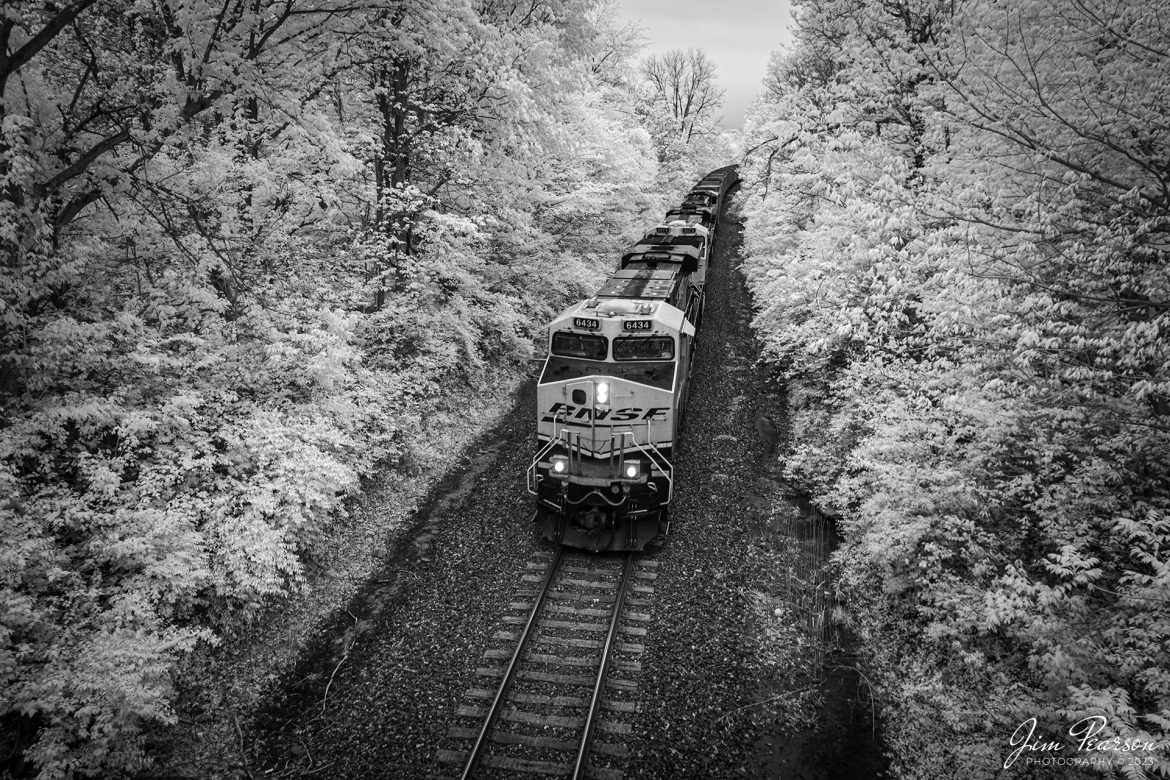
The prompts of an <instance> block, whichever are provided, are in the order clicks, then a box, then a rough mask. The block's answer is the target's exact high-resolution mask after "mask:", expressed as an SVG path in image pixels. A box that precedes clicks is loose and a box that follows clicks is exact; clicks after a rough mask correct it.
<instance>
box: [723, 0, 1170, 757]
mask: <svg viewBox="0 0 1170 780" xmlns="http://www.w3.org/2000/svg"><path fill="white" fill-rule="evenodd" d="M1168 20H1170V6H1168V5H1167V4H1166V3H1165V2H1150V3H1123V4H1115V3H1105V2H1097V1H1096V0H1075V2H1058V1H1057V0H1026V1H1025V2H1021V3H1011V4H1004V3H998V2H993V1H991V0H986V1H985V0H971V1H970V2H961V3H953V2H934V1H933V0H898V1H897V2H887V3H864V2H857V1H856V0H809V1H808V2H802V3H800V4H799V11H798V17H797V28H798V32H797V39H798V40H797V45H796V46H795V47H794V49H793V50H792V51H790V52H787V53H783V54H777V55H776V56H775V57H774V59H773V61H772V63H771V66H770V68H769V73H768V76H767V79H766V81H765V87H766V94H765V95H764V96H763V97H762V98H761V99H760V100H759V102H758V103H757V104H756V105H755V106H754V108H753V111H752V112H751V115H750V117H749V121H748V124H747V128H746V134H747V137H746V138H745V147H747V148H748V149H749V150H750V153H749V157H748V161H747V163H746V165H745V168H744V171H743V177H744V180H745V182H747V183H748V185H749V186H750V188H751V192H750V195H749V198H748V204H747V206H746V213H747V215H748V229H747V234H746V239H745V240H746V245H747V250H748V253H749V255H750V257H749V259H748V260H747V265H746V267H747V268H748V269H749V270H750V271H751V273H750V278H751V279H752V280H753V285H754V293H755V296H756V299H757V302H758V303H759V305H760V309H759V311H758V313H757V318H756V325H757V327H758V328H759V329H760V331H761V334H762V336H763V338H764V340H765V344H766V350H767V358H768V360H769V361H771V362H772V363H773V365H775V366H776V367H778V368H779V369H780V370H782V371H783V372H784V373H785V374H786V375H787V377H788V379H789V403H790V407H791V408H790V411H791V415H792V425H793V442H792V449H791V452H790V453H788V455H787V458H786V462H785V468H786V470H787V474H788V476H789V478H790V479H791V480H792V481H793V483H794V484H796V485H798V486H799V487H800V489H802V490H803V491H805V492H807V493H809V494H810V495H812V496H813V497H814V498H815V500H816V501H817V502H818V503H819V504H820V505H822V506H824V507H825V508H826V509H827V510H829V511H831V512H832V513H833V514H835V515H836V516H837V518H838V522H839V525H840V527H841V529H842V533H843V535H844V539H845V541H844V544H843V546H842V548H841V550H840V551H839V552H838V553H837V558H836V559H837V563H838V565H839V566H840V569H841V582H842V587H843V591H844V595H845V597H846V600H847V601H848V602H849V605H850V606H849V615H850V621H851V625H852V627H853V628H854V629H855V630H856V631H857V632H858V634H859V635H860V638H861V641H862V642H863V643H864V645H865V647H866V648H867V653H868V654H869V656H870V661H869V667H870V668H869V670H868V673H869V675H870V677H871V679H872V680H873V682H874V684H875V687H876V691H877V694H878V699H879V701H881V702H882V703H883V705H884V714H885V725H886V730H887V740H888V743H889V747H890V749H891V751H892V752H893V755H894V759H895V764H894V768H895V771H896V772H897V773H898V775H899V776H901V777H908V778H933V777H940V776H953V775H954V773H955V771H961V772H962V774H963V776H965V777H993V776H994V777H1000V776H1031V775H1028V774H1027V773H1028V772H1032V771H1035V768H1034V767H1032V768H1029V767H1028V766H1027V765H1026V763H1027V762H1024V761H1019V762H1016V763H1015V764H1014V765H1013V766H1011V767H1005V765H1004V763H1005V756H1006V755H1007V753H1008V749H1009V744H1008V740H1009V738H1010V737H1011V735H1012V734H1013V732H1014V731H1015V729H1016V728H1017V727H1019V726H1020V724H1021V723H1023V722H1024V721H1025V720H1026V719H1028V718H1036V719H1037V723H1038V725H1037V738H1038V739H1043V740H1053V739H1054V740H1057V741H1059V740H1061V739H1062V738H1064V739H1065V740H1066V741H1067V739H1068V734H1069V727H1070V725H1071V724H1074V723H1076V722H1078V721H1082V720H1083V719H1085V718H1100V719H1101V720H1102V721H1103V722H1104V723H1105V727H1104V729H1103V731H1102V732H1101V733H1100V734H1099V735H1098V737H1099V738H1100V739H1101V740H1103V741H1104V740H1110V739H1112V738H1117V739H1118V743H1117V744H1124V740H1130V741H1133V740H1141V741H1143V742H1149V743H1151V744H1156V745H1159V746H1160V747H1159V748H1158V749H1157V750H1155V751H1153V752H1152V753H1142V758H1149V759H1150V760H1149V761H1147V762H1145V763H1135V762H1131V761H1130V760H1129V757H1128V756H1127V755H1126V753H1125V752H1124V751H1122V750H1117V751H1113V752H1108V751H1107V752H1106V753H1105V754H1102V755H1103V756H1104V757H1105V758H1107V759H1108V760H1107V761H1102V762H1101V763H1100V764H1098V765H1095V766H1088V765H1086V766H1083V767H1081V768H1080V769H1077V768H1075V767H1073V766H1071V765H1070V766H1067V767H1061V772H1062V775H1061V776H1069V777H1071V776H1076V773H1077V772H1083V773H1084V774H1085V775H1086V776H1099V775H1100V774H1110V773H1114V774H1115V775H1124V776H1127V777H1167V776H1170V755H1168V750H1167V746H1168V745H1170V741H1168V740H1170V338H1168V336H1170V164H1168V161H1170V106H1168V105H1167V102H1166V100H1165V98H1164V96H1165V95H1166V94H1167V89H1168V87H1170V26H1168V25H1170V21H1168ZM1072 749H1073V748H1072V747H1069V749H1068V751H1066V752H1069V751H1072ZM956 767H962V769H961V770H956ZM1005 769H1006V771H1005ZM1065 770H1067V772H1065Z"/></svg>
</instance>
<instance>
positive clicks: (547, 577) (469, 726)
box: [438, 548, 658, 780]
mask: <svg viewBox="0 0 1170 780" xmlns="http://www.w3.org/2000/svg"><path fill="white" fill-rule="evenodd" d="M657 565H658V564H657V561H653V560H646V559H643V558H641V557H634V556H632V555H623V556H620V557H615V556H606V555H592V554H588V553H582V552H577V551H572V550H568V549H565V548H562V549H561V550H559V551H557V552H555V553H547V552H542V553H541V554H539V556H538V557H537V558H535V559H534V560H532V561H530V562H529V563H528V572H527V573H526V574H525V575H524V578H523V579H524V583H523V585H522V587H521V589H520V590H519V591H517V593H516V601H514V602H512V604H511V609H510V612H509V614H507V615H505V616H504V618H503V627H502V628H501V630H499V631H497V632H496V634H495V635H494V636H493V638H492V644H493V646H492V647H490V648H489V649H488V650H487V652H485V653H484V665H483V666H482V667H480V668H479V669H477V670H476V675H477V679H478V682H477V684H476V686H475V687H473V688H471V689H470V690H468V691H467V693H466V695H465V697H464V703H463V705H462V706H461V707H460V708H459V710H458V712H457V713H456V723H455V725H453V726H452V727H451V728H450V730H449V731H448V734H447V739H446V740H445V742H444V746H443V747H442V748H441V749H440V750H439V754H438V760H439V761H440V762H441V763H442V764H444V765H445V767H444V772H443V774H442V776H443V777H459V778H470V777H476V778H488V777H509V778H515V777H517V776H518V775H525V774H531V775H542V776H546V777H547V776H552V777H571V778H586V777H588V778H595V779H596V780H619V779H620V778H621V776H622V772H621V766H622V764H623V763H624V759H625V758H626V757H627V755H628V749H627V747H626V745H625V738H626V737H627V735H629V734H631V733H632V729H633V727H632V721H633V719H634V717H635V716H636V714H637V712H638V700H637V688H638V685H637V676H638V673H639V672H640V671H641V661H640V660H639V656H640V655H641V653H642V651H643V649H644V648H643V644H642V642H641V639H642V637H644V636H645V634H646V627H647V625H648V624H649V620H650V616H649V613H648V612H647V611H645V610H646V608H647V607H648V606H649V598H650V596H651V595H652V594H653V591H654V588H653V585H652V584H651V583H652V581H653V579H654V578H655V577H656V576H657V575H656V573H655V572H654V569H655V568H656V567H657Z"/></svg>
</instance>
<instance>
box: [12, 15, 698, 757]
mask: <svg viewBox="0 0 1170 780" xmlns="http://www.w3.org/2000/svg"><path fill="white" fill-rule="evenodd" d="M611 16H612V14H611V13H610V12H608V11H607V9H606V6H605V4H604V3H596V2H592V1H591V0H552V1H551V2H539V3H529V2H510V1H507V0H505V1H503V2H501V1H500V0H425V1H424V0H369V1H368V2H367V1H366V0H359V2H356V3H355V2H348V1H346V2H342V1H341V0H248V1H247V2H243V1H242V0H223V1H222V2H211V1H209V0H141V1H140V2H135V3H124V2H119V1H117V0H69V1H66V2H60V3H44V2H35V3H34V2H24V1H23V0H16V2H6V3H5V4H4V6H3V10H2V11H0V92H2V96H3V103H2V104H0V264H2V270H0V322H2V323H3V325H2V328H0V692H2V695H0V735H2V736H0V749H3V751H4V755H5V756H6V757H7V758H6V759H5V760H6V761H13V760H14V759H13V758H12V757H13V756H16V757H17V758H16V759H15V760H17V761H18V762H19V761H23V762H26V763H24V764H22V765H20V766H21V767H22V768H21V771H27V770H28V769H29V767H30V766H31V767H33V769H34V770H35V771H38V772H39V773H40V776H42V777H62V776H71V775H109V774H111V773H118V772H132V771H134V770H137V769H141V768H143V767H145V766H147V765H148V763H149V760H150V756H149V755H148V753H147V751H146V748H145V745H144V741H143V739H142V733H143V729H144V728H145V727H146V726H147V725H148V724H152V723H155V724H157V723H162V724H166V723H171V722H173V721H174V719H175V709H174V701H175V693H176V676H175V670H176V668H177V664H178V662H179V661H180V660H181V659H182V658H183V657H184V656H185V655H187V654H189V653H191V652H192V651H193V650H194V649H196V648H197V647H204V648H205V647H207V646H208V645H209V644H212V643H214V642H215V641H217V637H219V636H220V635H221V634H222V631H223V630H224V629H225V628H226V627H230V626H233V625H239V624H240V622H241V621H247V620H249V619H251V618H253V617H254V616H255V615H257V614H258V611H259V610H260V608H261V607H262V606H263V605H265V604H269V603H271V602H272V601H273V600H278V599H281V598H283V597H285V596H287V595H288V594H290V593H296V592H297V591H298V589H300V588H301V587H303V585H304V582H305V570H306V569H305V567H306V565H307V563H308V562H310V561H311V560H312V558H313V554H314V550H315V549H316V547H317V545H318V544H319V543H320V540H321V539H322V538H324V537H325V536H327V535H328V534H329V533H330V532H331V529H332V528H333V526H334V524H337V523H344V522H345V513H344V501H345V500H346V498H347V496H350V495H353V494H355V493H356V492H357V491H359V490H361V489H362V485H363V482H362V480H363V479H365V478H375V477H376V478H379V479H399V480H409V479H413V478H415V477H417V476H418V475H419V474H420V473H422V471H423V469H424V467H425V466H427V465H428V464H432V463H433V462H434V461H436V459H437V454H438V453H440V452H442V451H443V448H444V447H445V446H448V445H447V442H448V441H449V440H450V438H451V431H452V430H457V429H461V428H463V427H464V423H466V422H467V420H466V419H464V417H461V416H460V415H462V414H465V411H464V408H465V406H466V403H465V402H466V401H467V400H468V399H476V398H480V399H481V400H482V398H481V397H482V396H484V394H485V393H487V392H489V391H492V390H494V389H495V388H498V387H501V386H503V387H506V386H509V383H510V382H512V381H513V380H514V379H515V378H517V377H519V376H520V371H521V368H522V367H523V366H524V364H525V361H527V360H528V359H529V358H530V357H531V356H532V344H533V338H534V336H535V335H537V334H538V333H540V332H541V327H542V324H543V323H544V322H546V321H547V319H548V317H549V315H550V313H551V312H552V311H553V310H554V308H556V307H558V306H560V305H563V304H564V303H565V302H567V300H569V299H570V298H576V297H580V296H582V295H583V294H584V293H585V292H587V291H588V290H591V289H592V288H593V286H594V285H595V284H596V282H597V281H598V280H599V279H600V278H601V275H602V274H603V273H604V271H605V270H606V269H607V268H608V267H609V266H610V265H611V264H612V262H613V259H614V258H616V257H617V256H618V254H619V249H620V247H622V246H623V245H624V242H625V241H627V240H630V239H632V238H634V237H635V236H636V234H637V232H638V230H639V229H640V228H642V227H644V226H645V224H646V222H647V219H648V216H647V215H650V214H653V215H654V216H658V215H659V214H660V213H661V212H662V211H663V210H664V208H665V203H666V202H667V200H668V199H670V198H673V197H674V196H675V195H677V192H676V191H675V190H676V188H677V187H681V186H685V184H679V185H676V184H674V183H673V182H674V180H675V174H676V173H677V172H678V171H679V170H682V169H685V168H687V167H688V166H694V167H695V168H696V169H697V168H698V167H700V166H702V165H703V164H704V163H703V162H702V161H701V160H699V159H698V158H697V157H696V156H695V155H693V154H692V153H691V152H692V151H694V150H695V149H697V147H693V148H692V149H689V150H679V149H674V150H666V149H665V148H660V147H658V146H656V145H655V142H654V140H653V138H652V137H651V134H650V132H649V131H648V130H647V129H646V127H645V122H644V121H643V118H644V117H645V116H647V115H648V114H649V111H650V109H649V108H647V107H646V105H645V101H646V100H647V98H646V97H645V90H644V89H642V88H641V87H640V85H639V83H638V81H639V79H638V77H637V75H636V73H635V72H634V70H633V66H632V61H631V58H632V56H633V54H634V53H635V52H636V45H635V36H634V35H633V34H632V33H631V32H630V31H628V30H624V29H622V28H620V27H619V26H617V25H616V24H615V23H614V22H613V21H612V20H611V18H610V17H611ZM693 178H694V177H693V176H692V175H689V172H688V175H687V176H686V177H685V179H682V180H683V181H684V182H685V181H688V180H693ZM668 182H669V183H668ZM489 380H490V381H489Z"/></svg>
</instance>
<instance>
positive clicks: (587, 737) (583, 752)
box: [573, 553, 634, 780]
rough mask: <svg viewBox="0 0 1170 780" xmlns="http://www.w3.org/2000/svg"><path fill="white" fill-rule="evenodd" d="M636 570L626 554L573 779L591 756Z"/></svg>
mask: <svg viewBox="0 0 1170 780" xmlns="http://www.w3.org/2000/svg"><path fill="white" fill-rule="evenodd" d="M633 570H634V556H633V554H632V553H627V554H626V562H625V565H624V566H623V567H622V579H621V582H620V583H618V588H617V596H616V598H615V599H614V604H613V615H611V616H610V619H609V635H608V636H606V638H605V647H603V648H602V650H601V666H600V667H599V668H598V670H597V680H596V682H594V684H593V697H592V698H591V699H590V700H589V712H588V714H587V715H586V716H585V730H584V732H583V733H582V735H581V747H580V748H578V750H577V762H576V763H575V764H574V765H573V780H578V778H581V777H584V772H585V769H586V759H587V758H588V756H589V743H590V742H591V741H592V739H593V726H594V721H595V717H596V715H597V710H598V709H599V708H600V704H601V691H602V689H604V688H605V675H606V673H607V672H608V671H609V662H610V660H611V659H612V656H613V645H614V639H616V638H617V632H618V621H619V619H620V618H621V615H622V605H623V604H624V603H625V600H626V589H627V587H628V586H629V583H630V574H631V572H633Z"/></svg>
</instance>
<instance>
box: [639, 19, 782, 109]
mask: <svg viewBox="0 0 1170 780" xmlns="http://www.w3.org/2000/svg"><path fill="white" fill-rule="evenodd" d="M617 2H618V3H619V7H618V11H619V13H620V15H621V17H622V18H624V19H626V20H628V21H631V22H634V23H636V24H638V25H639V26H640V27H641V28H642V34H643V35H644V36H645V37H646V43H647V46H646V49H645V50H644V51H643V53H642V54H643V56H645V55H646V54H660V53H662V52H664V51H667V50H669V49H690V48H695V49H703V50H704V51H706V52H707V55H708V56H710V57H711V59H712V60H714V61H715V67H716V69H717V73H718V79H719V85H720V86H721V87H723V88H724V89H725V90H727V96H726V98H725V100H724V103H723V126H724V127H727V128H738V127H742V126H743V114H744V111H745V110H747V107H748V104H749V103H751V102H752V100H753V99H754V98H755V97H756V95H758V94H759V93H760V92H762V91H763V87H762V86H761V82H762V81H763V78H764V69H765V67H766V66H767V64H768V57H769V56H770V55H771V54H772V52H773V51H775V50H776V49H778V48H781V47H782V46H784V47H787V46H788V45H790V44H791V41H792V36H791V33H790V32H789V28H790V27H791V26H792V6H791V4H790V3H789V0H617Z"/></svg>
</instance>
